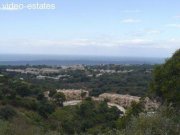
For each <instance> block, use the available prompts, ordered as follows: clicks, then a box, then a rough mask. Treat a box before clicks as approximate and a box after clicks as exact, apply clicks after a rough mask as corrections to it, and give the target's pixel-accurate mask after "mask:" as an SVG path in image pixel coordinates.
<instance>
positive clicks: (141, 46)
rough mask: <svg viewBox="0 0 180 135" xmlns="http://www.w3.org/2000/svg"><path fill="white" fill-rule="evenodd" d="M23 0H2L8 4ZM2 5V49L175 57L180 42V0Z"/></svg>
mask: <svg viewBox="0 0 180 135" xmlns="http://www.w3.org/2000/svg"><path fill="white" fill-rule="evenodd" d="M12 2H13V3H17V4H20V3H22V0H1V1H0V4H1V7H2V5H3V4H9V3H12ZM36 2H38V3H39V4H41V3H43V2H46V3H49V4H55V6H56V9H55V10H28V9H23V10H10V9H6V8H3V9H2V8H1V9H0V54H6V53H8V54H60V55H61V54H72V55H106V56H111V55H112V56H144V57H169V56H171V55H172V53H173V52H174V51H175V50H176V49H178V48H180V0H26V2H23V4H25V5H27V4H34V3H36Z"/></svg>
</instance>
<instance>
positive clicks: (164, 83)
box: [151, 50, 180, 106]
mask: <svg viewBox="0 0 180 135" xmlns="http://www.w3.org/2000/svg"><path fill="white" fill-rule="evenodd" d="M151 91H152V92H153V93H155V95H156V96H158V97H160V98H161V99H162V101H163V102H166V101H167V102H168V103H173V105H175V106H179V105H180V50H178V51H176V53H175V54H174V55H173V56H172V58H170V59H168V60H167V61H166V63H165V64H163V65H159V66H157V67H156V68H155V70H154V73H153V81H152V83H151Z"/></svg>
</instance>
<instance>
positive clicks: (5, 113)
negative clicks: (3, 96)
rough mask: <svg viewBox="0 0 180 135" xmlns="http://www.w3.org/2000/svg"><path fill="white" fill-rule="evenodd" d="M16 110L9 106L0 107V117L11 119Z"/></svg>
mask: <svg viewBox="0 0 180 135" xmlns="http://www.w3.org/2000/svg"><path fill="white" fill-rule="evenodd" d="M15 114H16V111H15V110H14V109H13V108H12V107H11V106H3V107H1V108H0V119H5V120H8V119H11V118H12V117H13V116H15Z"/></svg>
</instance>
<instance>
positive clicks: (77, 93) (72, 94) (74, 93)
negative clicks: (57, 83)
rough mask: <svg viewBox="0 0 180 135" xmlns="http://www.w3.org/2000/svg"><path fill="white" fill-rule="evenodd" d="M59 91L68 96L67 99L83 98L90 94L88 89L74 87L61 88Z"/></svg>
mask: <svg viewBox="0 0 180 135" xmlns="http://www.w3.org/2000/svg"><path fill="white" fill-rule="evenodd" d="M57 92H62V93H64V95H65V96H66V101H71V100H82V99H84V98H86V97H88V96H89V92H88V91H86V90H82V89H80V90H74V89H68V90H66V89H60V90H57Z"/></svg>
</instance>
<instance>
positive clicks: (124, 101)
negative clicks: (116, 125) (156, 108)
mask: <svg viewBox="0 0 180 135" xmlns="http://www.w3.org/2000/svg"><path fill="white" fill-rule="evenodd" d="M99 99H100V100H107V101H108V102H110V103H114V104H118V105H120V106H123V107H125V108H127V107H130V106H131V103H132V102H139V101H140V97H137V96H130V95H120V94H110V93H104V94H101V95H99Z"/></svg>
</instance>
